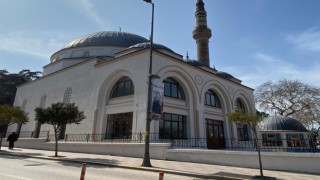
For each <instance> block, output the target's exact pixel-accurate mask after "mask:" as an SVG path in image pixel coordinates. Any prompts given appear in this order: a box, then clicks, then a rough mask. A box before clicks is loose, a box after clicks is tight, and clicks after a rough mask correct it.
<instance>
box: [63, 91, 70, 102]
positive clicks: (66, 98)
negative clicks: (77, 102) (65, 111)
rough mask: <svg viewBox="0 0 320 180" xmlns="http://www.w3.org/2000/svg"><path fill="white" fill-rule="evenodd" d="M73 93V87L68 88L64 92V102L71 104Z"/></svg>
mask: <svg viewBox="0 0 320 180" xmlns="http://www.w3.org/2000/svg"><path fill="white" fill-rule="evenodd" d="M71 94H72V89H71V88H68V89H67V90H66V91H65V92H64V96H63V103H65V104H69V103H70V102H71Z"/></svg>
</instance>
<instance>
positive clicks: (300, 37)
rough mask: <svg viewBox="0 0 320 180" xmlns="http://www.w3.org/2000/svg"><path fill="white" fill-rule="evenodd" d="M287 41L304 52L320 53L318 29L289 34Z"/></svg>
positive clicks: (319, 33)
mask: <svg viewBox="0 0 320 180" xmlns="http://www.w3.org/2000/svg"><path fill="white" fill-rule="evenodd" d="M286 40H287V41H288V42H290V43H292V44H294V45H295V46H297V47H298V48H300V49H302V50H309V51H317V52H320V31H319V30H318V29H317V28H311V29H308V30H307V31H304V32H301V33H295V34H288V35H287V36H286Z"/></svg>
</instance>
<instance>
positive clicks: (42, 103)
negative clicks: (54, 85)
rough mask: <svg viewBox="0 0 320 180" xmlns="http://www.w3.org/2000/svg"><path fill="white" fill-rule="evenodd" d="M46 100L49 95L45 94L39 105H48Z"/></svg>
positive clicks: (42, 106)
mask: <svg viewBox="0 0 320 180" xmlns="http://www.w3.org/2000/svg"><path fill="white" fill-rule="evenodd" d="M46 100H47V96H46V95H43V96H42V97H41V99H40V104H39V107H41V108H44V107H45V106H46Z"/></svg>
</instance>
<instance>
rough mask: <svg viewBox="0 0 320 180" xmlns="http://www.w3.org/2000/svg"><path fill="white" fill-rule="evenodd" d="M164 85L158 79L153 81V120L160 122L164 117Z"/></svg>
mask: <svg viewBox="0 0 320 180" xmlns="http://www.w3.org/2000/svg"><path fill="white" fill-rule="evenodd" d="M163 91H164V84H163V82H162V81H160V80H158V79H154V80H153V81H152V101H151V119H152V120H160V119H162V115H163Z"/></svg>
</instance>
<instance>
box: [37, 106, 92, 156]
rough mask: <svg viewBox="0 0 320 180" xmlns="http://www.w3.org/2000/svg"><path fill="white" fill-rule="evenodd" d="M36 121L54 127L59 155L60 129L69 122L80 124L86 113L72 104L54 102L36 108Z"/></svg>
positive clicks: (56, 149)
mask: <svg viewBox="0 0 320 180" xmlns="http://www.w3.org/2000/svg"><path fill="white" fill-rule="evenodd" d="M35 112H36V119H35V120H36V121H38V122H40V123H41V124H51V125H52V126H53V129H54V139H55V156H56V157H57V156H58V131H59V129H60V128H61V127H63V126H65V125H67V124H80V122H81V121H82V120H83V119H85V118H86V117H85V116H84V113H83V112H82V111H79V110H78V107H77V106H76V105H75V104H74V103H72V104H64V103H60V102H58V103H54V104H52V105H51V106H50V107H47V108H40V107H37V108H36V109H35Z"/></svg>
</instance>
